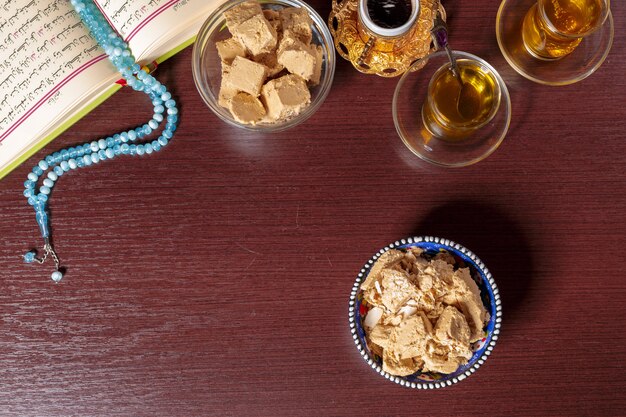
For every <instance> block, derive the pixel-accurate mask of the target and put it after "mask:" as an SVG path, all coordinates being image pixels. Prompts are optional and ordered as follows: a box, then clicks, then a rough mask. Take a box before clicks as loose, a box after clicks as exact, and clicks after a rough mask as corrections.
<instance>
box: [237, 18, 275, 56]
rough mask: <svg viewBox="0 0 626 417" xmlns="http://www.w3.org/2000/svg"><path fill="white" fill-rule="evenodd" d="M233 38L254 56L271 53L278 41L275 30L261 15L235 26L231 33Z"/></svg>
mask: <svg viewBox="0 0 626 417" xmlns="http://www.w3.org/2000/svg"><path fill="white" fill-rule="evenodd" d="M233 36H234V37H235V38H236V39H237V40H238V41H239V43H241V44H242V45H244V46H245V47H246V49H247V50H248V51H249V52H250V54H252V55H254V56H256V55H260V54H264V53H268V52H272V51H273V50H274V49H275V48H276V42H277V40H278V35H277V34H276V30H275V29H274V27H273V26H272V25H270V22H268V21H267V19H266V18H265V17H264V16H263V13H261V14H258V15H255V16H253V17H251V18H250V19H248V20H246V21H245V22H243V23H241V24H240V25H239V26H237V28H235V29H234V31H233Z"/></svg>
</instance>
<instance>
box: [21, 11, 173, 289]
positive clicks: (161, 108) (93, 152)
mask: <svg viewBox="0 0 626 417" xmlns="http://www.w3.org/2000/svg"><path fill="white" fill-rule="evenodd" d="M71 3H72V6H73V7H74V9H75V10H76V12H77V13H78V15H79V16H80V18H81V19H82V21H83V23H84V24H85V25H86V26H87V27H88V28H89V30H90V32H91V35H92V36H93V37H94V38H95V39H96V41H97V42H98V44H99V45H100V46H101V47H102V49H104V51H105V52H106V54H107V55H108V56H109V59H110V60H111V62H112V63H113V65H115V67H116V68H117V70H118V71H119V72H120V74H122V77H124V79H125V80H126V83H127V85H128V86H130V87H131V88H133V89H134V90H137V91H142V92H143V93H145V94H146V95H148V97H150V100H151V103H152V106H153V112H154V114H153V115H152V119H150V120H149V121H148V122H147V123H146V124H144V125H142V126H139V127H136V128H134V129H131V130H128V131H125V132H121V133H118V134H115V135H113V136H109V137H107V138H101V139H98V140H94V141H92V142H87V143H84V144H82V145H78V146H76V147H70V148H68V149H63V150H60V151H58V152H54V153H53V154H50V155H48V156H46V157H45V158H44V159H42V160H41V161H39V162H38V163H37V165H35V166H34V167H33V169H32V172H30V173H29V174H28V179H27V181H26V182H25V183H24V188H25V190H24V197H26V199H27V201H28V204H30V205H31V206H33V208H34V209H35V218H36V220H37V224H38V225H39V229H40V232H41V235H42V237H43V238H44V256H43V258H42V259H38V258H37V257H36V256H35V253H34V252H32V251H31V252H27V253H26V254H25V255H24V261H25V262H27V263H32V262H38V263H43V262H44V261H45V260H46V258H47V257H48V256H49V255H50V256H51V257H52V258H54V262H55V265H56V270H55V271H54V272H53V273H52V275H51V278H52V280H53V281H55V282H59V281H60V280H61V279H62V278H63V273H62V272H61V271H60V270H59V259H58V257H57V255H56V253H55V251H54V249H53V247H52V244H51V241H50V225H49V219H48V212H47V202H48V197H49V195H50V193H51V192H52V189H53V188H54V185H55V184H56V182H57V181H58V179H59V178H60V177H61V176H62V175H63V174H64V173H65V172H69V171H71V170H74V169H77V168H82V167H87V166H90V165H93V164H97V163H98V162H100V161H104V160H107V159H113V158H115V157H116V156H118V155H144V154H148V155H149V154H151V153H153V152H158V151H159V150H161V148H162V147H164V146H165V145H167V144H168V142H169V140H170V139H171V138H172V136H173V134H174V131H175V130H176V127H177V122H178V108H177V107H176V101H175V100H174V99H172V95H171V94H170V93H169V92H168V91H167V88H166V87H165V86H164V85H163V84H161V83H160V82H159V81H157V80H156V79H155V78H154V77H153V76H152V75H150V74H148V73H146V72H145V71H143V70H142V69H141V67H140V66H139V64H137V62H136V61H135V57H134V56H133V55H132V52H131V51H130V49H129V47H128V44H127V43H126V42H124V40H123V39H122V38H120V37H119V36H118V34H117V33H116V32H115V31H114V30H113V28H111V26H110V25H109V23H108V22H107V21H106V19H105V18H104V16H103V15H102V13H101V12H100V10H99V9H98V8H97V7H96V5H95V4H94V2H93V1H92V0H71ZM165 114H167V116H165ZM163 121H165V122H166V123H165V127H164V129H163V131H162V132H161V135H160V136H159V137H158V138H157V139H155V140H152V141H151V142H147V143H145V144H134V143H133V144H130V145H129V144H128V142H135V141H136V140H137V139H142V138H144V137H145V136H148V135H149V134H150V133H152V131H153V130H156V129H157V128H158V127H159V125H160V124H161V123H162V122H163ZM46 171H48V173H47V175H46V177H45V178H44V179H43V180H42V185H41V186H40V187H39V192H38V193H37V192H36V191H35V188H36V185H37V182H38V181H39V179H40V177H42V176H43V174H44V172H46Z"/></svg>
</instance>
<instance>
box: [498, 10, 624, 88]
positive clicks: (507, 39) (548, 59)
mask: <svg viewBox="0 0 626 417" xmlns="http://www.w3.org/2000/svg"><path fill="white" fill-rule="evenodd" d="M582 3H589V4H592V3H593V4H595V6H594V7H591V8H586V9H585V10H580V9H576V7H574V6H576V5H578V4H582ZM569 9H571V10H569ZM572 10H573V11H575V12H577V13H572V12H571V11H572ZM557 16H567V17H568V19H560V18H559V17H557ZM613 36H614V28H613V17H612V15H611V10H610V2H609V0H594V1H591V0H586V1H583V0H503V1H502V3H501V4H500V9H499V10H498V15H497V17H496V37H497V40H498V45H499V46H500V50H501V51H502V54H503V55H504V58H505V59H506V60H507V61H508V63H509V64H510V65H511V66H512V67H513V69H515V71H517V72H518V73H519V74H521V75H522V76H524V77H526V78H528V79H529V80H531V81H534V82H537V83H540V84H547V85H567V84H572V83H575V82H578V81H581V80H583V79H585V78H587V77H588V76H589V75H591V74H593V73H594V72H595V71H596V70H597V69H598V68H599V67H600V65H602V63H603V62H604V60H605V59H606V57H607V55H608V53H609V51H610V49H611V46H612V44H613Z"/></svg>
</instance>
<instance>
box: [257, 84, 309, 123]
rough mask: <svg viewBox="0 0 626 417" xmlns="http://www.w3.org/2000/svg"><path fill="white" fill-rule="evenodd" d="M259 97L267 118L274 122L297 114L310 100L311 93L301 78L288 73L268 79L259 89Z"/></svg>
mask: <svg viewBox="0 0 626 417" xmlns="http://www.w3.org/2000/svg"><path fill="white" fill-rule="evenodd" d="M261 99H262V100H263V103H264V104H265V107H266V108H267V120H268V121H270V122H275V121H279V120H286V119H288V118H290V117H293V116H295V115H296V114H299V113H300V112H301V111H302V110H303V109H304V108H305V107H306V106H308V105H309V103H310V102H311V93H310V92H309V88H308V87H307V85H306V82H305V81H304V80H303V79H302V78H300V77H299V76H297V75H294V74H288V75H284V76H282V77H280V78H276V79H274V80H271V81H268V82H267V83H266V84H265V85H264V86H263V88H262V90H261Z"/></svg>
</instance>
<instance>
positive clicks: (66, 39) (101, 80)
mask: <svg viewBox="0 0 626 417" xmlns="http://www.w3.org/2000/svg"><path fill="white" fill-rule="evenodd" d="M0 11H1V13H0V168H2V167H4V166H5V165H7V164H8V163H10V162H11V161H12V160H14V159H15V158H17V157H19V156H20V155H21V154H22V153H24V152H25V151H26V150H28V148H30V147H31V146H33V145H34V144H35V143H36V142H37V141H38V140H41V139H42V138H43V137H45V136H46V135H47V134H48V133H50V132H51V131H52V130H54V129H55V128H57V127H58V126H60V125H61V124H62V123H63V121H64V120H67V118H68V117H69V115H72V114H74V113H76V112H77V111H78V110H80V107H82V106H84V105H85V104H86V103H88V102H89V101H91V100H93V99H94V98H95V97H96V96H97V95H98V94H99V93H101V92H103V91H104V90H105V89H106V88H107V87H109V86H111V84H112V82H114V81H115V80H116V79H118V78H119V74H117V72H116V69H115V67H114V66H113V65H112V64H111V63H110V62H109V60H108V59H107V57H106V55H105V54H104V51H103V50H102V49H101V48H100V47H99V46H98V44H97V43H96V42H95V40H94V39H93V38H92V37H91V35H90V34H89V32H88V30H87V29H86V28H85V26H84V25H83V24H82V22H81V21H80V19H79V17H78V15H77V14H76V13H75V11H74V9H73V8H72V6H71V4H70V2H69V1H67V0H0Z"/></svg>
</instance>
